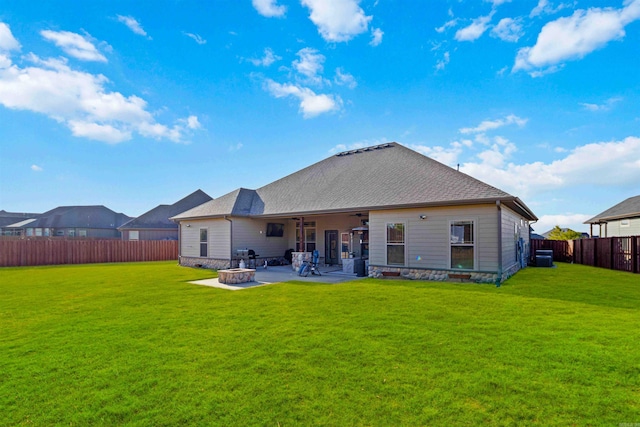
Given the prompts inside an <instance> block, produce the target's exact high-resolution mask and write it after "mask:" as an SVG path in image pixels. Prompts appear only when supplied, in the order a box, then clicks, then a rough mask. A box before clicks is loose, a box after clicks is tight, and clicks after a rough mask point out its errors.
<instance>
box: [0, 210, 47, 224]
mask: <svg viewBox="0 0 640 427" xmlns="http://www.w3.org/2000/svg"><path fill="white" fill-rule="evenodd" d="M38 216H40V214H38V213H25V212H7V211H5V210H0V227H8V226H10V225H13V224H16V223H19V222H23V221H25V220H27V219H34V218H37V217H38Z"/></svg>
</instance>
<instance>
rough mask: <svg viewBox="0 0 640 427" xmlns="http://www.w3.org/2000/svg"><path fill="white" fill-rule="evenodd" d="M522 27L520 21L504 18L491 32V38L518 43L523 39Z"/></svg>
mask: <svg viewBox="0 0 640 427" xmlns="http://www.w3.org/2000/svg"><path fill="white" fill-rule="evenodd" d="M522 35H523V32H522V25H521V24H520V21H519V20H518V19H512V18H503V19H501V20H500V22H498V25H496V26H495V27H493V29H492V30H491V36H492V37H497V38H499V39H500V40H503V41H506V42H517V41H518V39H519V38H520V37H522Z"/></svg>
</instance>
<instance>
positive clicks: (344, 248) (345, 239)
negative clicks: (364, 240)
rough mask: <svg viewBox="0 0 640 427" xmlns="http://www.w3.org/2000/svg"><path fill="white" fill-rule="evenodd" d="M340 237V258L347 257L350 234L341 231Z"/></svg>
mask: <svg viewBox="0 0 640 427" xmlns="http://www.w3.org/2000/svg"><path fill="white" fill-rule="evenodd" d="M340 238H341V246H340V247H341V249H340V254H341V255H340V256H341V257H342V258H349V241H350V240H351V239H350V236H349V233H342V235H341V236H340Z"/></svg>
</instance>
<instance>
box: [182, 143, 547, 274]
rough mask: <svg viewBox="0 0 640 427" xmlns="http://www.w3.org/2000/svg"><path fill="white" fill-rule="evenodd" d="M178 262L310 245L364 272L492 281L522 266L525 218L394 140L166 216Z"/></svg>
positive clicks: (495, 194) (511, 201)
mask: <svg viewBox="0 0 640 427" xmlns="http://www.w3.org/2000/svg"><path fill="white" fill-rule="evenodd" d="M172 219H173V220H174V221H176V222H178V223H179V230H180V232H179V236H180V244H179V258H180V264H182V265H187V266H195V265H198V266H205V267H209V268H214V269H221V268H228V267H230V266H233V267H235V266H236V264H235V262H236V261H237V255H238V254H239V253H242V251H243V250H246V249H251V250H253V251H254V252H255V253H256V254H257V255H259V257H260V258H264V259H269V258H271V257H279V256H282V255H283V253H285V251H287V250H288V249H294V250H295V252H294V253H293V259H294V261H295V260H296V259H298V260H299V259H300V258H308V257H309V255H310V253H311V252H312V251H313V250H318V251H319V253H320V257H321V263H323V264H325V265H335V264H342V265H349V264H350V263H352V262H353V260H354V259H361V258H363V259H366V260H367V268H368V274H369V276H372V277H380V276H381V275H382V273H383V272H393V273H399V274H402V275H403V276H404V277H410V278H421V279H436V280H442V279H445V278H447V277H449V275H463V276H464V277H465V278H467V279H470V280H474V281H477V282H493V283H500V282H501V281H503V280H505V279H506V278H508V277H509V276H511V275H512V274H514V273H515V272H516V271H518V270H519V269H521V268H523V267H524V266H526V260H527V259H528V251H529V223H530V222H531V221H536V220H537V217H536V216H535V215H534V214H533V212H532V211H531V210H530V209H529V208H528V207H527V206H526V205H525V204H524V203H523V202H522V201H521V200H520V199H518V198H517V197H514V196H512V195H510V194H508V193H505V192H504V191H501V190H499V189H497V188H495V187H492V186H490V185H488V184H486V183H484V182H481V181H479V180H477V179H475V178H472V177H470V176H468V175H466V174H464V173H462V172H459V171H456V170H455V169H452V168H450V167H448V166H445V165H443V164H441V163H439V162H437V161H435V160H433V159H431V158H429V157H426V156H423V155H422V154H420V153H418V152H416V151H413V150H411V149H409V148H407V147H404V146H402V145H400V144H398V143H395V142H393V143H387V144H381V145H377V146H373V147H367V148H362V149H357V150H351V151H345V152H341V153H338V154H336V155H334V156H331V157H329V158H327V159H325V160H322V161H320V162H318V163H315V164H313V165H311V166H309V167H306V168H304V169H302V170H300V171H298V172H295V173H293V174H291V175H288V176H286V177H284V178H282V179H279V180H277V181H275V182H272V183H270V184H268V185H265V186H264V187H261V188H258V189H257V190H250V189H246V188H239V189H237V190H234V191H232V192H231V193H228V194H226V195H224V196H221V197H219V198H217V199H214V200H211V201H209V202H207V203H204V204H202V205H200V206H197V207H195V208H193V209H191V210H188V211H186V212H183V213H181V214H179V215H176V216H175V217H173V218H172Z"/></svg>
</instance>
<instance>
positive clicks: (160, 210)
mask: <svg viewBox="0 0 640 427" xmlns="http://www.w3.org/2000/svg"><path fill="white" fill-rule="evenodd" d="M209 200H211V196H209V195H208V194H207V193H205V192H204V191H202V190H197V191H194V192H193V193H191V194H189V195H188V196H186V197H184V198H182V199H180V200H178V201H177V202H175V203H174V204H172V205H159V206H156V207H155V208H153V209H151V210H150V211H147V212H145V213H143V214H142V215H140V216H139V217H137V218H134V219H132V220H131V221H129V222H127V223H125V224H123V225H122V226H120V227H118V229H119V230H138V229H172V228H176V229H177V228H178V224H176V223H175V222H173V221H171V220H170V219H169V218H171V217H172V216H174V215H178V214H179V213H182V212H184V211H187V210H189V209H191V208H193V207H195V206H199V205H201V204H203V203H206V202H207V201H209Z"/></svg>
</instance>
